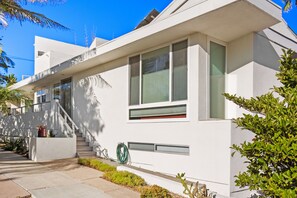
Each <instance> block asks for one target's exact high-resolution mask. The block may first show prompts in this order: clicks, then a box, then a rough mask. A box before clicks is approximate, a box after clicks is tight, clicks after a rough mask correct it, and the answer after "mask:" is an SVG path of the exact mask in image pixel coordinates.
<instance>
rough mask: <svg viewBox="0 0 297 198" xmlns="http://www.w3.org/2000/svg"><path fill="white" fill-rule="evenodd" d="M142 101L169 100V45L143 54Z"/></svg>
mask: <svg viewBox="0 0 297 198" xmlns="http://www.w3.org/2000/svg"><path fill="white" fill-rule="evenodd" d="M141 101H142V103H143V104H145V103H153V102H164V101H169V47H164V48H161V49H158V50H155V51H153V52H149V53H146V54H143V55H142V100H141Z"/></svg>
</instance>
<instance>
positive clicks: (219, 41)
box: [206, 36, 228, 120]
mask: <svg viewBox="0 0 297 198" xmlns="http://www.w3.org/2000/svg"><path fill="white" fill-rule="evenodd" d="M211 42H213V43H216V44H219V45H222V46H224V47H225V73H224V75H225V78H224V82H225V90H224V92H225V93H226V92H227V91H228V81H227V78H228V73H227V69H228V66H227V63H228V44H227V43H225V42H223V41H221V40H218V39H216V38H213V37H210V36H208V37H207V65H206V66H207V77H206V90H207V95H206V102H207V104H206V106H207V111H206V113H207V115H206V118H207V120H226V119H227V115H228V108H226V107H227V103H228V101H227V100H226V98H225V99H224V105H225V109H224V119H221V118H211V117H210V43H211Z"/></svg>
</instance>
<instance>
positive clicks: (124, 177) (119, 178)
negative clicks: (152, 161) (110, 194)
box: [103, 171, 146, 188]
mask: <svg viewBox="0 0 297 198" xmlns="http://www.w3.org/2000/svg"><path fill="white" fill-rule="evenodd" d="M103 178H104V179H106V180H108V181H111V182H113V183H115V184H120V185H123V186H128V187H131V188H133V187H138V186H145V185H146V183H145V181H144V179H142V178H141V177H139V176H138V175H135V174H133V173H130V172H128V171H111V172H106V173H105V174H104V175H103Z"/></svg>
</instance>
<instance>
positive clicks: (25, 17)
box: [0, 0, 68, 30]
mask: <svg viewBox="0 0 297 198" xmlns="http://www.w3.org/2000/svg"><path fill="white" fill-rule="evenodd" d="M0 11H1V12H2V13H4V15H5V17H8V18H10V19H12V20H14V19H16V20H18V21H20V22H21V23H22V22H24V21H29V22H32V23H35V24H37V25H39V26H41V27H47V28H58V29H64V30H68V28H67V27H65V26H63V25H61V24H60V23H58V22H56V21H54V20H52V19H50V18H47V17H46V16H44V15H43V14H39V13H36V12H31V11H29V10H26V9H24V8H22V7H21V5H20V4H19V3H18V2H17V1H15V0H1V1H0Z"/></svg>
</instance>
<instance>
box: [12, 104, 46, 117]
mask: <svg viewBox="0 0 297 198" xmlns="http://www.w3.org/2000/svg"><path fill="white" fill-rule="evenodd" d="M49 109H51V103H50V102H43V103H36V104H32V105H27V106H22V107H16V108H11V110H10V113H9V115H20V114H25V113H29V112H32V113H36V112H42V111H44V110H49Z"/></svg>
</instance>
